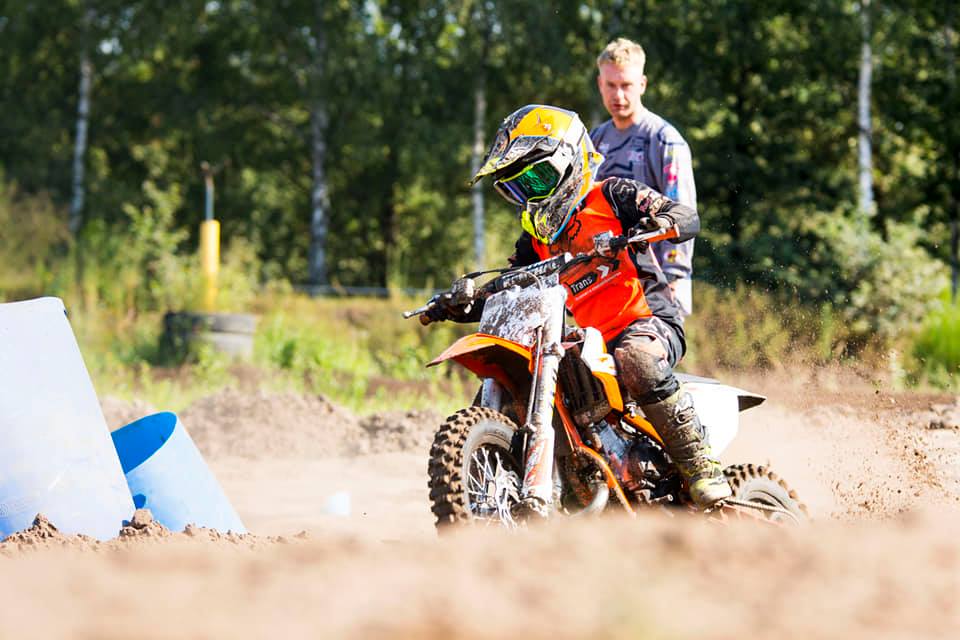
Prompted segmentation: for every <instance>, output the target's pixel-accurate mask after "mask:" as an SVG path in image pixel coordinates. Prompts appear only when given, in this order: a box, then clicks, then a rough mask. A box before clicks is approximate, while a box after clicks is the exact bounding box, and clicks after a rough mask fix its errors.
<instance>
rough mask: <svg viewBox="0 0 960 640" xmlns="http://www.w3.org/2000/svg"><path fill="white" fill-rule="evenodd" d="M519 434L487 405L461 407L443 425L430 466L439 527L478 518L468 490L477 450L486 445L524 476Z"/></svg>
mask: <svg viewBox="0 0 960 640" xmlns="http://www.w3.org/2000/svg"><path fill="white" fill-rule="evenodd" d="M516 435H517V425H516V423H515V422H513V421H512V420H510V419H509V418H508V417H507V416H505V415H503V414H502V413H500V412H498V411H495V410H493V409H490V408H487V407H467V408H466V409H461V410H460V411H457V412H456V413H454V414H453V415H452V416H450V417H449V418H447V419H446V420H445V421H444V423H443V424H442V425H440V428H439V429H438V430H437V434H436V436H435V437H434V439H433V446H431V447H430V460H429V464H428V467H427V473H428V475H429V487H430V503H431V510H432V511H433V515H434V516H436V518H437V522H436V526H437V529H440V530H442V529H443V528H445V527H449V526H451V525H455V524H465V523H468V522H471V521H473V520H475V519H477V517H478V514H477V513H474V511H473V510H471V508H470V504H471V501H470V496H469V495H468V491H467V487H468V478H469V477H470V473H471V466H472V464H473V463H472V459H473V454H474V453H475V452H478V451H479V450H480V449H482V448H484V447H486V448H487V449H489V450H490V451H493V452H496V453H499V454H500V456H501V458H502V460H503V462H504V463H505V465H506V466H511V467H512V469H513V470H514V471H516V472H517V473H519V474H520V475H521V476H522V473H523V466H522V464H521V463H520V459H521V453H520V452H519V451H518V450H517V449H518V447H517V446H516V445H515V442H516V440H517V438H516Z"/></svg>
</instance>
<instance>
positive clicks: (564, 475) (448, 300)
mask: <svg viewBox="0 0 960 640" xmlns="http://www.w3.org/2000/svg"><path fill="white" fill-rule="evenodd" d="M672 237H676V229H670V230H667V231H655V232H646V233H640V234H636V235H633V236H631V237H625V236H616V237H615V236H613V234H612V233H609V232H607V233H604V234H601V235H599V236H597V237H596V238H595V239H594V249H593V251H591V252H589V253H583V254H579V255H576V256H574V255H571V254H569V253H566V254H562V255H558V256H555V257H553V258H550V259H547V260H544V261H542V262H538V263H536V264H533V265H530V266H526V267H516V268H506V269H500V270H494V271H485V272H478V273H473V274H468V275H466V276H463V277H462V278H460V279H458V280H456V281H455V282H454V283H453V285H452V286H451V288H450V289H449V290H448V291H445V292H443V293H441V294H439V295H438V296H434V298H432V299H431V301H430V302H428V303H427V304H426V305H425V306H423V307H421V308H419V309H416V310H414V311H409V312H406V313H404V317H407V318H410V317H412V316H414V315H418V316H420V319H421V322H423V323H424V324H429V322H430V320H429V318H428V317H427V316H426V314H427V312H429V311H430V310H431V309H433V308H434V306H436V305H438V304H440V305H443V307H445V308H448V309H449V308H456V309H462V310H469V309H470V308H471V306H472V305H474V304H477V302H478V301H480V300H483V310H482V316H481V318H480V325H479V330H478V332H477V333H474V334H472V335H468V336H465V337H463V338H461V339H459V340H458V341H457V342H455V343H454V344H453V345H451V346H450V347H449V348H448V349H447V350H446V351H444V352H443V353H442V354H441V355H440V356H439V357H437V358H436V359H435V360H433V361H432V362H431V363H430V365H429V366H432V365H436V364H439V363H441V362H444V361H448V360H452V361H454V362H457V363H459V364H460V365H462V366H464V367H466V368H467V369H469V370H470V371H472V372H473V373H475V374H476V375H477V376H479V377H480V378H481V379H482V380H483V386H482V387H481V390H480V392H479V393H478V395H477V398H476V400H475V401H474V405H473V406H470V407H467V408H465V409H461V410H460V411H457V412H456V413H454V414H453V415H452V416H450V417H449V418H447V419H446V421H445V422H444V423H443V424H442V425H440V428H439V429H438V430H437V433H436V436H435V438H434V442H433V446H432V447H431V449H430V461H429V468H428V472H429V484H430V499H431V502H432V510H433V513H434V515H435V516H436V518H437V527H438V528H439V527H443V526H445V525H449V524H454V523H462V522H470V521H484V522H487V523H491V522H496V523H501V524H503V525H506V526H515V525H516V524H517V523H518V522H519V521H521V520H522V519H524V518H526V517H529V516H531V515H533V514H536V515H538V516H551V515H554V514H557V513H563V514H591V513H599V512H601V511H604V510H606V509H610V508H615V507H619V508H620V509H622V510H624V511H626V512H628V513H631V514H633V513H635V510H636V509H637V508H638V507H641V506H644V505H669V506H676V507H681V508H683V507H685V508H692V506H691V505H692V502H691V501H690V498H689V494H688V493H687V490H686V487H685V486H684V482H683V480H682V478H681V476H680V474H679V472H677V471H676V470H675V469H674V467H673V465H672V464H671V463H670V460H669V458H668V456H667V454H666V453H665V452H664V450H663V447H662V441H661V439H660V436H659V435H658V434H657V432H656V430H655V429H654V428H653V426H652V425H651V424H650V423H649V422H648V421H647V420H646V419H645V418H644V417H643V414H642V412H641V411H640V409H639V407H638V406H637V405H635V404H634V403H632V402H630V401H629V400H628V399H627V398H626V397H625V395H624V391H623V390H622V388H621V386H620V384H619V383H618V379H617V372H616V367H615V364H614V360H613V357H612V355H610V354H609V353H607V350H606V345H605V343H604V340H603V338H602V337H601V334H600V332H599V331H598V330H597V329H595V328H592V327H586V328H583V329H580V328H575V327H568V326H565V324H564V319H565V311H564V305H565V302H566V298H567V289H566V287H565V286H564V285H562V284H561V283H560V277H561V276H562V275H563V274H564V272H565V271H567V270H568V269H570V268H572V267H575V266H577V265H584V264H587V263H591V264H593V265H596V271H595V273H596V276H595V277H603V274H604V268H605V263H607V261H610V262H612V261H613V260H614V259H615V257H617V256H618V255H619V256H620V257H621V259H626V256H623V255H621V254H622V253H623V252H624V251H626V249H627V247H628V246H633V247H640V248H642V247H643V246H644V245H646V244H647V243H650V242H656V241H659V240H664V239H667V238H672ZM487 274H498V275H496V276H495V277H493V278H492V279H490V280H488V281H487V282H485V283H484V284H482V285H480V284H478V282H477V278H479V277H480V276H484V275H487ZM677 375H678V377H679V378H680V379H681V381H682V382H683V383H684V384H685V385H686V389H687V390H688V391H689V392H690V393H691V395H692V396H693V398H694V404H695V406H696V408H697V412H698V414H699V416H700V420H701V423H702V424H703V429H704V434H703V435H704V437H705V439H706V441H707V442H708V443H709V444H710V446H711V448H712V450H713V452H714V454H719V453H721V452H722V451H723V450H724V449H725V448H726V447H727V446H728V445H729V444H730V442H731V441H732V440H733V438H734V437H735V436H736V433H737V429H738V421H739V415H738V414H739V412H740V411H744V410H746V409H749V408H751V407H755V406H757V405H758V404H760V403H762V402H763V401H764V400H765V398H764V397H763V396H760V395H757V394H754V393H750V392H747V391H744V390H741V389H737V388H734V387H730V386H727V385H724V384H721V383H719V382H718V381H716V380H711V379H707V378H699V377H694V376H687V375H683V374H677ZM725 473H726V476H727V479H728V480H729V481H730V485H731V487H732V489H733V496H732V497H731V498H729V499H727V500H725V501H724V502H723V503H722V505H719V506H718V507H715V508H714V510H713V511H714V512H716V513H718V514H720V515H721V516H722V515H725V514H726V513H730V512H731V511H737V512H740V513H749V514H751V515H755V516H757V517H760V518H763V519H765V520H770V521H774V522H799V521H801V520H804V519H805V518H806V508H805V507H804V506H803V505H802V504H801V503H800V502H799V501H798V499H797V496H796V494H795V493H794V492H793V491H791V490H790V489H789V488H788V487H787V485H786V484H785V483H784V482H783V481H782V480H781V479H780V478H778V477H777V476H776V475H775V474H774V473H773V472H771V471H770V470H769V469H767V468H766V467H763V466H755V465H752V464H747V465H734V466H731V467H727V468H726V469H725ZM611 498H612V499H611Z"/></svg>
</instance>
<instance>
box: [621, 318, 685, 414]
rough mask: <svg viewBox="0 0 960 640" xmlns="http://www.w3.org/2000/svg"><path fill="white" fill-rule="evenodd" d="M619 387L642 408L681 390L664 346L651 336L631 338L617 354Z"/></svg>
mask: <svg viewBox="0 0 960 640" xmlns="http://www.w3.org/2000/svg"><path fill="white" fill-rule="evenodd" d="M613 357H614V359H615V360H616V362H617V371H618V373H619V376H620V383H621V384H622V385H623V387H624V389H626V390H627V394H628V395H629V396H630V399H631V400H633V401H634V402H636V403H637V404H640V405H646V404H652V403H654V402H660V401H661V400H664V399H666V398H668V397H670V396H671V395H673V394H674V393H676V392H677V390H678V389H680V383H679V382H678V381H677V378H676V376H674V375H673V368H671V366H670V363H669V361H668V360H667V352H666V350H665V349H664V347H663V344H662V343H661V342H660V341H659V340H657V339H656V338H654V337H653V336H648V335H642V334H640V335H631V336H628V337H627V338H625V339H624V340H623V342H621V344H620V345H619V346H618V347H617V348H616V349H615V350H614V352H613Z"/></svg>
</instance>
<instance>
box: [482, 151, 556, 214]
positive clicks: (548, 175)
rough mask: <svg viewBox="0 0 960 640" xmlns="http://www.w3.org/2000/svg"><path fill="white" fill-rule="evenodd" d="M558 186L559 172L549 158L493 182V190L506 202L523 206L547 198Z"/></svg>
mask: <svg viewBox="0 0 960 640" xmlns="http://www.w3.org/2000/svg"><path fill="white" fill-rule="evenodd" d="M559 184H560V172H559V171H557V170H556V168H554V166H553V165H552V164H550V162H549V158H547V159H544V160H541V161H540V162H537V163H535V164H532V165H530V166H529V167H526V168H525V169H524V170H523V171H521V172H520V173H518V174H516V175H515V176H513V177H510V178H503V179H501V180H495V181H494V183H493V188H494V189H496V190H497V193H499V194H500V195H501V196H503V197H504V198H505V199H506V200H507V201H508V202H512V203H513V204H516V205H520V206H523V205H525V204H526V203H528V202H533V201H536V200H543V199H545V198H549V197H550V196H552V195H553V192H554V191H556V189H557V185H559Z"/></svg>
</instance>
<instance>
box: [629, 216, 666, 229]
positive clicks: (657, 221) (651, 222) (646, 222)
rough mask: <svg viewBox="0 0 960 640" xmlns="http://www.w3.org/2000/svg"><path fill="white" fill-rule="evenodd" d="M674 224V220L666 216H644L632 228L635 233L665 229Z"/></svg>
mask: <svg viewBox="0 0 960 640" xmlns="http://www.w3.org/2000/svg"><path fill="white" fill-rule="evenodd" d="M672 226H673V221H672V220H670V219H669V218H667V217H666V216H644V217H642V218H640V220H638V221H637V224H636V225H635V226H634V227H633V229H631V231H633V232H634V233H638V232H642V231H663V230H664V229H669V228H670V227H672Z"/></svg>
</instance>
